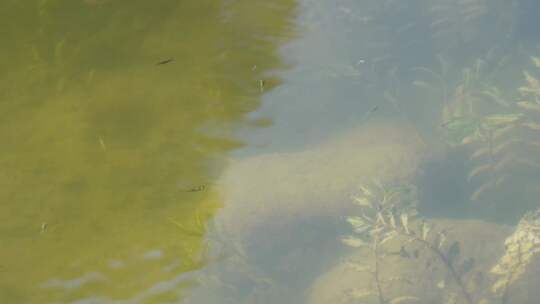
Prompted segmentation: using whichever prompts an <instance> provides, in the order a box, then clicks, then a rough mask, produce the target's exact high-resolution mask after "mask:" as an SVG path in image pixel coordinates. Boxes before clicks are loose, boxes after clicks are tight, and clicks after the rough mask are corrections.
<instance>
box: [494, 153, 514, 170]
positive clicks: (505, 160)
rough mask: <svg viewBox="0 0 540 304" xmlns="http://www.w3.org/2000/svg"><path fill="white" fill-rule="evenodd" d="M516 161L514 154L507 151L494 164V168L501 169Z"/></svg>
mask: <svg viewBox="0 0 540 304" xmlns="http://www.w3.org/2000/svg"><path fill="white" fill-rule="evenodd" d="M514 161H515V157H514V155H512V154H510V153H506V154H505V155H504V156H503V157H502V158H501V159H500V160H499V161H497V163H495V164H494V165H493V170H494V171H501V170H503V169H504V168H506V167H507V166H508V165H509V164H510V163H512V162H514Z"/></svg>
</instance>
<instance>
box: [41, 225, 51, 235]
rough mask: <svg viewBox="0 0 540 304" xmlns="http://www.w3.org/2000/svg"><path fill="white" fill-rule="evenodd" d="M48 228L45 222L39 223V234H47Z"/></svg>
mask: <svg viewBox="0 0 540 304" xmlns="http://www.w3.org/2000/svg"><path fill="white" fill-rule="evenodd" d="M48 227H49V224H48V223H47V222H43V223H41V230H40V234H44V233H45V232H47V228H48Z"/></svg>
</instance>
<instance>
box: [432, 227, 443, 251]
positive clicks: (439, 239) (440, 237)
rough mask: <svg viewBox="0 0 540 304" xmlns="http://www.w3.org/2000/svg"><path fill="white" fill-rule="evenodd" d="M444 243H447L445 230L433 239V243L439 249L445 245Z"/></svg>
mask: <svg viewBox="0 0 540 304" xmlns="http://www.w3.org/2000/svg"><path fill="white" fill-rule="evenodd" d="M444 243H446V233H445V232H444V231H439V233H437V236H436V237H435V240H433V245H434V246H435V247H437V248H438V249H441V248H442V247H443V246H444Z"/></svg>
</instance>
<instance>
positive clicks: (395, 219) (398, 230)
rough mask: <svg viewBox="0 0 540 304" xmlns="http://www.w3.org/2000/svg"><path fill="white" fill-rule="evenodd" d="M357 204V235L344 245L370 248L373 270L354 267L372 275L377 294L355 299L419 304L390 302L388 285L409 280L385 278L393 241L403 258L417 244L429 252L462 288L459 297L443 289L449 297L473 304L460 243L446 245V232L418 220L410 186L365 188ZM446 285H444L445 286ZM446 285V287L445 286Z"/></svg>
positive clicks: (357, 294) (362, 292)
mask: <svg viewBox="0 0 540 304" xmlns="http://www.w3.org/2000/svg"><path fill="white" fill-rule="evenodd" d="M353 199H354V201H355V203H356V204H357V205H359V206H360V208H361V212H360V215H359V216H351V217H348V218H347V221H348V222H349V223H350V224H351V225H352V227H353V229H354V232H355V234H354V235H350V236H346V237H344V238H343V239H342V241H343V242H344V243H345V244H347V245H349V246H351V247H355V248H367V249H369V250H370V251H371V253H372V255H373V260H374V263H373V265H372V266H365V265H363V264H357V263H352V264H351V266H352V267H353V268H354V269H355V270H357V271H361V272H368V273H370V274H371V275H372V277H373V280H374V283H375V284H374V285H375V288H374V290H354V291H352V292H351V294H350V295H351V296H352V297H354V298H366V297H376V298H377V299H378V303H380V304H383V303H402V302H405V301H406V302H407V303H409V302H412V303H415V302H416V301H419V298H418V297H416V296H412V295H400V296H398V297H394V298H392V299H387V293H386V292H385V291H386V287H387V284H388V283H389V282H391V281H394V280H396V279H397V280H406V278H401V277H397V278H396V277H392V278H383V277H381V270H380V269H381V265H382V261H383V260H384V258H385V257H386V256H387V254H388V248H386V247H385V246H386V244H387V243H389V242H390V241H392V240H393V242H398V243H399V244H402V246H401V250H400V252H399V254H400V255H403V256H409V253H408V252H406V250H405V245H406V244H409V243H415V244H416V245H417V246H418V247H419V248H420V250H423V251H426V252H428V253H429V254H430V255H431V256H434V257H435V258H436V260H438V261H439V263H440V264H442V265H443V268H445V269H446V270H447V272H448V274H449V276H450V277H451V278H452V280H453V282H454V283H455V285H456V286H457V288H458V290H459V291H458V293H455V292H452V291H451V290H449V289H446V286H440V287H439V288H441V289H444V290H445V291H446V292H447V294H448V295H449V296H450V295H451V296H452V297H454V298H461V299H463V300H464V301H465V302H466V303H473V296H472V295H471V293H470V292H469V291H468V290H467V287H466V284H465V282H464V281H463V278H462V273H461V271H460V270H459V269H461V268H464V267H462V266H463V264H460V265H458V260H459V259H460V256H459V255H460V249H459V243H458V242H453V243H452V244H451V245H450V246H447V245H446V232H445V231H444V230H441V231H439V232H434V231H433V230H432V228H431V226H430V225H429V224H428V223H427V222H426V221H425V220H421V219H419V218H417V211H416V208H415V206H416V191H415V188H414V187H412V186H410V185H405V186H393V187H384V186H382V185H380V184H378V185H376V187H373V186H372V187H370V186H361V193H360V194H359V195H358V196H354V197H353ZM441 284H443V283H441ZM443 285H444V284H443Z"/></svg>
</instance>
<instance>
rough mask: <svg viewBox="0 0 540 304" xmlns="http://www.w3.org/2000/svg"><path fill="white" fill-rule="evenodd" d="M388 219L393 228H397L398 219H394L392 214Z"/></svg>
mask: <svg viewBox="0 0 540 304" xmlns="http://www.w3.org/2000/svg"><path fill="white" fill-rule="evenodd" d="M388 217H389V218H390V225H391V226H392V228H397V226H396V219H395V218H394V214H393V213H390V215H389V216H388Z"/></svg>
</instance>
